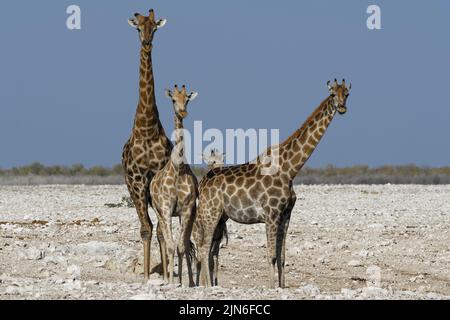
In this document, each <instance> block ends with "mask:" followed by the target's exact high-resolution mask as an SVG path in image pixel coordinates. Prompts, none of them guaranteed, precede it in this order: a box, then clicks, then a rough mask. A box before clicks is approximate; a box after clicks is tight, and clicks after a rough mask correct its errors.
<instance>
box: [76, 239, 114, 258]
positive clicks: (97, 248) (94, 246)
mask: <svg viewBox="0 0 450 320" xmlns="http://www.w3.org/2000/svg"><path fill="white" fill-rule="evenodd" d="M120 249H121V248H120V246H119V245H118V244H116V243H113V242H101V241H90V242H87V243H82V244H79V245H78V246H77V248H76V251H77V252H78V253H81V254H87V255H93V256H99V255H106V254H107V253H111V252H114V251H119V250H120Z"/></svg>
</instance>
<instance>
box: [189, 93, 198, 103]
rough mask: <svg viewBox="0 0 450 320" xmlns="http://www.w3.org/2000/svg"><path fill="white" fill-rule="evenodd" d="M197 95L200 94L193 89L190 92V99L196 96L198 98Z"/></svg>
mask: <svg viewBox="0 0 450 320" xmlns="http://www.w3.org/2000/svg"><path fill="white" fill-rule="evenodd" d="M197 96H198V93H197V92H195V91H193V92H191V93H190V94H189V96H188V99H189V101H193V100H194V99H195V98H197Z"/></svg>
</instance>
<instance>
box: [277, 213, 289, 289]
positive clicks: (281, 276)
mask: <svg viewBox="0 0 450 320" xmlns="http://www.w3.org/2000/svg"><path fill="white" fill-rule="evenodd" d="M291 211H292V209H289V210H288V211H287V212H286V213H285V214H284V215H283V217H282V221H281V223H280V227H279V232H278V235H277V250H276V252H277V266H278V284H279V286H280V288H285V257H286V238H287V231H288V228H289V221H290V217H291Z"/></svg>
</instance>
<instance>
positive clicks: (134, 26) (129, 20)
mask: <svg viewBox="0 0 450 320" xmlns="http://www.w3.org/2000/svg"><path fill="white" fill-rule="evenodd" d="M128 24H129V25H130V26H131V27H133V28H137V26H138V23H137V20H136V19H134V18H133V19H128Z"/></svg>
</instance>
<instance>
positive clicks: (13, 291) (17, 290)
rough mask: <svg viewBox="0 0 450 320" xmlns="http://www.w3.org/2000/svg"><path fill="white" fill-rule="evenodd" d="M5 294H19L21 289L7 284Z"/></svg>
mask: <svg viewBox="0 0 450 320" xmlns="http://www.w3.org/2000/svg"><path fill="white" fill-rule="evenodd" d="M6 294H9V295H12V296H15V295H19V294H21V290H20V288H19V287H16V286H8V287H6Z"/></svg>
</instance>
